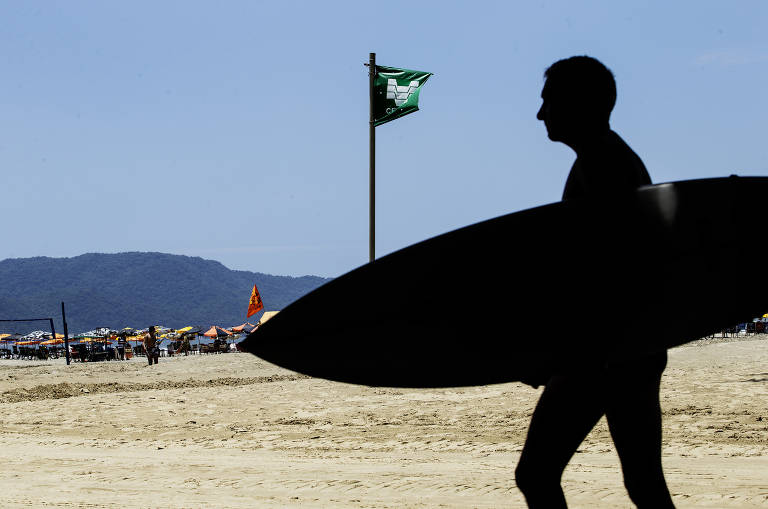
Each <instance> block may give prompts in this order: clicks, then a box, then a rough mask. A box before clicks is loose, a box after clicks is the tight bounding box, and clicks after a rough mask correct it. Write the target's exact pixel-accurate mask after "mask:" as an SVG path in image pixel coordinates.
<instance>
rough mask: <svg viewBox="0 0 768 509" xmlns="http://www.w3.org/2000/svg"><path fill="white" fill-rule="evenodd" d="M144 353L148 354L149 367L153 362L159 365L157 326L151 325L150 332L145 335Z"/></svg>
mask: <svg viewBox="0 0 768 509" xmlns="http://www.w3.org/2000/svg"><path fill="white" fill-rule="evenodd" d="M144 352H146V354H147V360H148V361H149V365H150V366H151V365H152V361H153V360H154V361H155V364H157V361H158V359H159V358H160V348H158V346H157V336H156V335H155V326H154V325H150V326H149V330H148V331H147V333H146V334H144Z"/></svg>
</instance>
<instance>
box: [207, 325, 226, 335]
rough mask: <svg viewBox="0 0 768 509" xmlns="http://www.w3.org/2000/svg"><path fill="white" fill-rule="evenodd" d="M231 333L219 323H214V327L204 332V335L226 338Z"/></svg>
mask: <svg viewBox="0 0 768 509" xmlns="http://www.w3.org/2000/svg"><path fill="white" fill-rule="evenodd" d="M231 335H232V333H231V332H229V331H228V330H227V329H223V328H221V327H219V326H217V325H214V326H213V327H211V328H210V329H208V330H207V331H205V332H204V333H203V336H205V337H208V338H216V337H219V338H225V337H227V336H231Z"/></svg>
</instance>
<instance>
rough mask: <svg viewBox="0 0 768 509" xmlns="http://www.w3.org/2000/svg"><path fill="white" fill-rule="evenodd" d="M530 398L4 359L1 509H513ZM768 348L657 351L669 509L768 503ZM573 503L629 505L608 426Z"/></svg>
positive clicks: (582, 463)
mask: <svg viewBox="0 0 768 509" xmlns="http://www.w3.org/2000/svg"><path fill="white" fill-rule="evenodd" d="M539 392H540V390H535V389H532V388H530V387H527V386H525V385H522V384H517V383H512V384H503V385H494V386H487V387H473V388H465V389H441V390H394V389H375V388H368V387H359V386H353V385H345V384H339V383H333V382H328V381H325V380H318V379H313V378H307V377H304V376H301V375H297V374H295V373H291V372H289V371H285V370H283V369H280V368H277V367H275V366H272V365H270V364H268V363H266V362H263V361H261V360H259V359H257V358H255V357H252V356H251V355H249V354H240V353H237V354H224V355H210V356H192V357H186V358H184V357H181V358H172V359H167V358H163V359H161V362H160V364H159V365H157V366H153V367H151V368H150V367H148V366H145V365H144V363H143V360H133V361H126V362H108V363H95V364H87V363H86V364H80V363H73V364H72V365H71V366H66V365H65V364H64V363H63V361H62V360H58V361H50V362H45V363H42V362H34V361H0V457H2V461H1V464H2V467H0V486H2V494H1V495H0V506H2V507H83V508H85V507H87V508H101V507H114V508H133V507H291V506H301V507H524V503H523V499H522V496H521V494H520V493H519V491H518V490H517V488H516V487H515V483H514V475H513V472H514V467H515V464H516V462H517V459H518V456H519V454H520V449H521V446H522V444H523V441H524V439H525V432H526V428H527V425H528V419H529V416H530V413H531V411H532V409H533V406H534V404H535V402H536V399H537V397H538V394H539ZM767 393H768V340H766V339H765V336H757V337H753V338H751V339H750V340H748V341H738V342H725V343H715V344H706V343H704V344H700V345H697V346H689V347H681V348H677V349H674V350H672V351H671V352H670V361H669V367H668V368H667V371H666V372H665V375H664V379H663V385H662V398H663V399H662V406H663V409H664V441H665V447H664V464H665V470H666V472H667V479H668V481H669V485H670V488H671V491H672V493H673V494H674V499H675V502H676V503H677V505H678V507H768V395H767ZM563 485H564V488H565V491H566V496H567V498H568V501H569V503H570V505H571V507H589V508H603V507H605V508H607V507H629V506H631V504H630V502H629V499H628V498H627V496H626V492H625V490H624V488H623V486H622V480H621V473H620V467H619V464H618V458H617V456H616V454H615V452H614V450H613V446H612V443H611V440H610V436H609V434H608V431H607V428H606V426H605V422H604V421H601V422H600V424H599V425H598V426H597V427H596V428H595V430H593V432H592V433H591V434H590V435H589V436H588V437H587V439H586V441H585V442H584V444H583V446H582V448H581V449H580V450H579V452H578V453H577V454H576V456H574V458H573V460H572V461H571V464H570V465H569V467H568V469H567V470H566V472H565V475H564V478H563Z"/></svg>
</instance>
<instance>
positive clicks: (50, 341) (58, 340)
mask: <svg viewBox="0 0 768 509" xmlns="http://www.w3.org/2000/svg"><path fill="white" fill-rule="evenodd" d="M56 335H57V336H58V334H56ZM62 343H64V340H63V339H61V338H56V339H47V340H45V341H42V342H41V343H40V344H41V345H46V346H50V345H60V344H62Z"/></svg>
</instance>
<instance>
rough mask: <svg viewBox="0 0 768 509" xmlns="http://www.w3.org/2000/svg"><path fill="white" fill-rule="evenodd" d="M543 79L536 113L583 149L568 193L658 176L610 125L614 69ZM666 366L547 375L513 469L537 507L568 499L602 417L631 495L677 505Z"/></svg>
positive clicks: (552, 132) (651, 361) (565, 64)
mask: <svg viewBox="0 0 768 509" xmlns="http://www.w3.org/2000/svg"><path fill="white" fill-rule="evenodd" d="M544 77H545V80H546V81H545V83H544V89H543V90H542V92H541V98H542V100H543V103H542V105H541V109H539V112H538V114H537V116H536V118H538V119H539V120H542V121H544V125H545V126H546V128H547V134H548V135H549V139H551V140H552V141H559V142H562V143H565V144H566V145H568V146H569V147H571V148H572V149H573V150H574V151H575V152H576V161H575V162H574V163H573V167H572V168H571V172H570V174H569V175H568V179H567V181H566V184H565V190H564V191H563V200H571V199H580V198H581V199H590V198H594V197H599V196H600V195H616V194H617V193H622V192H627V191H631V190H632V189H634V188H637V187H639V186H642V185H645V184H650V183H651V179H650V177H649V176H648V172H647V171H646V169H645V166H644V165H643V162H642V160H641V159H640V158H639V157H638V156H637V154H635V153H634V152H633V151H632V149H631V148H629V146H628V145H627V144H626V143H625V142H624V140H622V139H621V138H620V137H619V135H618V134H616V133H615V132H613V131H612V130H611V128H610V125H609V117H610V114H611V111H612V110H613V106H614V104H615V102H616V83H615V81H614V79H613V74H612V73H611V71H610V70H608V68H606V67H605V66H604V65H603V64H602V63H600V62H599V61H597V60H595V59H594V58H590V57H586V56H580V57H571V58H568V59H565V60H560V61H558V62H555V63H554V64H552V66H550V67H549V69H547V71H546V72H545V73H544ZM606 213H610V211H606ZM588 291H589V290H588V289H585V297H586V298H588ZM666 364H667V354H666V351H664V352H661V353H658V354H653V355H650V356H646V357H641V358H638V359H633V360H631V361H622V362H610V363H608V364H607V365H605V366H603V367H601V368H599V369H596V370H592V371H590V372H583V371H582V372H573V373H554V374H553V375H552V376H551V377H550V378H549V380H548V381H547V383H546V386H545V388H544V392H543V393H542V395H541V398H540V399H539V402H538V404H537V405H536V409H535V411H534V413H533V416H532V418H531V424H530V427H529V429H528V437H527V438H526V441H525V447H524V448H523V452H522V454H521V456H520V462H519V463H518V466H517V469H516V471H515V478H516V481H517V485H518V487H519V488H520V490H521V491H522V492H523V495H525V498H526V501H527V502H528V506H529V507H530V508H532V509H536V508H547V509H553V508H564V507H566V502H565V496H564V495H563V490H562V487H561V486H560V478H561V476H562V473H563V471H564V470H565V467H566V465H567V464H568V462H569V461H570V460H571V457H572V456H573V454H574V453H575V452H576V449H577V448H578V447H579V444H581V442H582V441H583V440H584V438H585V437H586V436H587V434H588V433H589V432H590V430H591V429H592V428H593V427H594V425H595V424H597V422H598V421H599V420H600V418H601V417H602V416H603V415H605V416H606V420H607V421H608V427H609V429H610V432H611V437H612V438H613V442H614V444H615V446H616V450H617V452H618V454H619V459H620V460H621V467H622V471H623V474H624V484H625V486H626V488H627V491H628V492H629V496H630V498H631V499H632V501H633V502H634V503H635V504H636V505H637V506H638V507H640V508H646V507H653V508H665V507H674V505H673V503H672V498H671V497H670V495H669V490H668V489H667V485H666V481H665V480H664V473H663V471H662V466H661V406H660V404H659V385H660V382H661V374H662V372H663V371H664V368H665V367H666ZM574 371H575V370H574Z"/></svg>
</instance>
